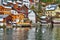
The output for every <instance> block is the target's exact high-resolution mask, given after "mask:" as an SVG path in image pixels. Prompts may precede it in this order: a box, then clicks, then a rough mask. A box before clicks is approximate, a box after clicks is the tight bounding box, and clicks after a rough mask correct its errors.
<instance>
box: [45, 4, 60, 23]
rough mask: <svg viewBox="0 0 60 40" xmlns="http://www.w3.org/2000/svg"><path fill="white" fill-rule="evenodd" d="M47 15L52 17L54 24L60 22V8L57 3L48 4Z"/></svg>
mask: <svg viewBox="0 0 60 40" xmlns="http://www.w3.org/2000/svg"><path fill="white" fill-rule="evenodd" d="M45 10H46V11H45V15H46V16H50V17H52V21H53V23H54V24H60V8H59V5H57V4H50V5H48V6H46V9H45Z"/></svg>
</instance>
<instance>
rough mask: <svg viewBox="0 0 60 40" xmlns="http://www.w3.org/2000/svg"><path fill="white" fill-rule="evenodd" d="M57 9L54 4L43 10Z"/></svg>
mask: <svg viewBox="0 0 60 40" xmlns="http://www.w3.org/2000/svg"><path fill="white" fill-rule="evenodd" d="M56 8H57V5H56V4H51V5H47V6H46V9H45V10H55V9H56Z"/></svg>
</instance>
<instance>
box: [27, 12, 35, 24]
mask: <svg viewBox="0 0 60 40" xmlns="http://www.w3.org/2000/svg"><path fill="white" fill-rule="evenodd" d="M28 18H29V19H30V20H31V21H32V22H33V23H36V15H35V13H34V12H33V11H32V12H31V13H29V14H28Z"/></svg>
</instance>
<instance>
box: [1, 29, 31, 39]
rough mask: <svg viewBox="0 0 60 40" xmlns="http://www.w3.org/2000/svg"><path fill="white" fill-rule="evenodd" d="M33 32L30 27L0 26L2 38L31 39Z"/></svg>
mask: <svg viewBox="0 0 60 40" xmlns="http://www.w3.org/2000/svg"><path fill="white" fill-rule="evenodd" d="M28 29H29V30H28ZM31 32H32V29H30V28H10V29H9V28H6V29H3V28H0V40H29V39H30V38H29V36H30V35H32V33H31Z"/></svg>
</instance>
